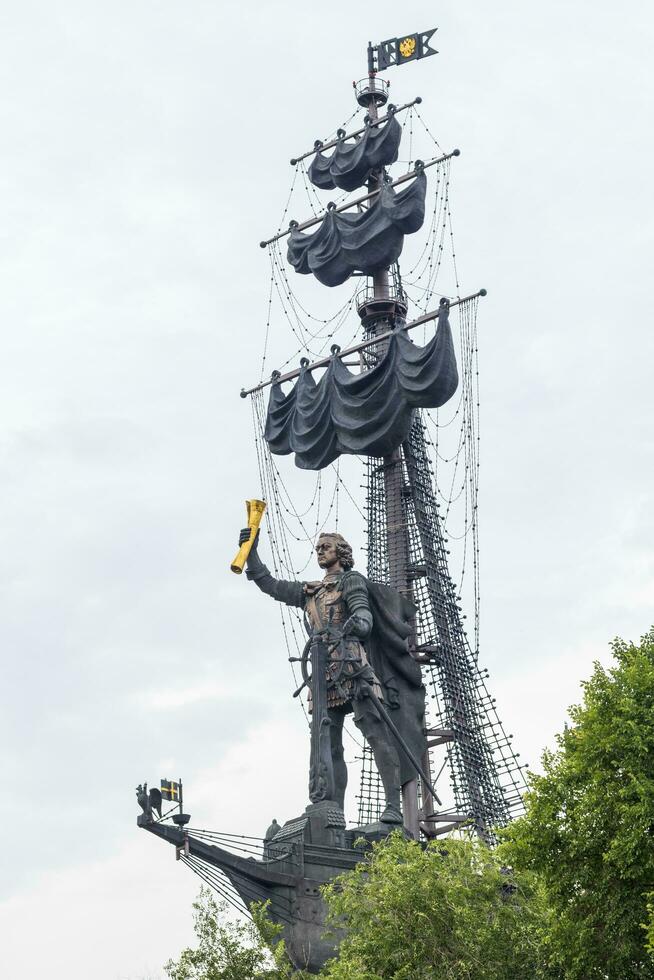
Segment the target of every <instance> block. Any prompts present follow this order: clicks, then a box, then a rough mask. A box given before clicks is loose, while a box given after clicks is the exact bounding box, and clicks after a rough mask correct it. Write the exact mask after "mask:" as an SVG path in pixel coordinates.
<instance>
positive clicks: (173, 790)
mask: <svg viewBox="0 0 654 980" xmlns="http://www.w3.org/2000/svg"><path fill="white" fill-rule="evenodd" d="M161 798H162V800H172V801H173V802H174V803H179V783H174V782H172V781H171V780H170V779H162V780H161Z"/></svg>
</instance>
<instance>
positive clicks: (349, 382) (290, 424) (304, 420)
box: [264, 305, 459, 470]
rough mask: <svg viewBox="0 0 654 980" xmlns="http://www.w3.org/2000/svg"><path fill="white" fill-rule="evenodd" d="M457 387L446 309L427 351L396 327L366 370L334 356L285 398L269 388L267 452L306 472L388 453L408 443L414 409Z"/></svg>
mask: <svg viewBox="0 0 654 980" xmlns="http://www.w3.org/2000/svg"><path fill="white" fill-rule="evenodd" d="M458 383H459V376H458V372H457V367H456V357H455V354H454V343H453V340H452V331H451V329H450V323H449V319H448V307H447V305H444V306H443V307H441V309H440V311H439V316H438V327H437V330H436V333H435V334H434V336H433V337H432V339H431V340H430V341H429V343H428V344H427V345H426V346H425V347H418V346H417V345H416V344H414V343H413V342H412V341H411V339H410V338H409V336H408V334H407V332H406V330H404V329H402V328H398V329H396V330H395V331H394V332H393V334H392V336H391V337H390V339H389V341H388V347H387V349H386V351H385V353H384V355H383V357H382V358H381V359H380V361H379V362H378V363H377V364H376V365H375V367H373V368H371V370H369V371H365V372H363V373H361V374H351V373H350V371H349V370H348V369H347V368H346V367H345V365H344V364H343V362H342V361H341V359H340V358H338V357H336V356H334V357H332V359H331V361H330V363H329V366H328V368H327V370H326V371H325V373H324V375H323V376H322V378H320V380H319V381H318V382H316V381H314V379H313V375H312V373H311V372H310V371H308V370H306V368H304V369H303V370H302V372H301V373H300V375H299V377H298V380H297V382H296V383H295V385H294V387H293V388H292V389H291V391H290V392H289V393H288V394H284V392H283V391H282V389H281V385H279V384H273V386H272V388H271V392H270V400H269V402H268V416H267V419H266V427H265V432H264V435H265V438H266V441H267V443H268V445H269V446H270V450H271V452H273V453H275V454H276V455H278V456H286V455H288V454H290V453H295V465H296V466H298V467H299V468H300V469H303V470H321V469H323V467H325V466H328V465H329V464H330V463H332V462H333V461H334V460H335V459H336V458H337V457H338V456H340V455H342V454H348V455H361V456H385V455H387V454H388V453H391V452H392V451H393V450H394V449H396V448H397V447H398V446H399V445H400V443H402V442H403V441H404V439H406V438H407V436H408V433H409V427H410V425H411V412H412V409H414V408H439V407H440V406H441V405H444V404H445V402H446V401H448V399H450V398H451V397H452V395H453V394H454V392H455V391H456V389H457V385H458Z"/></svg>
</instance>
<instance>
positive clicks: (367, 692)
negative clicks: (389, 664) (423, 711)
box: [361, 681, 442, 806]
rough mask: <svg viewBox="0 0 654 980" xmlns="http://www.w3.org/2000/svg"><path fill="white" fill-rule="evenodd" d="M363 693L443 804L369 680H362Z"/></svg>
mask: <svg viewBox="0 0 654 980" xmlns="http://www.w3.org/2000/svg"><path fill="white" fill-rule="evenodd" d="M361 693H362V694H363V696H364V697H368V698H370V700H371V701H372V703H373V704H374V706H375V707H376V709H377V711H378V712H379V716H380V718H382V720H383V721H385V722H386V724H387V725H388V727H389V728H390V730H391V732H392V733H393V735H394V736H395V739H396V741H397V744H398V745H399V746H400V748H401V749H402V751H403V752H404V754H405V755H406V757H407V759H408V760H409V762H410V763H411V765H412V766H413V768H414V769H415V771H416V772H417V773H418V775H419V776H420V778H421V779H422V781H423V783H424V784H425V786H426V787H427V789H428V790H429V792H430V793H431V795H432V796H433V798H434V799H435V800H436V802H437V803H438V805H439V806H442V803H441V800H440V799H439V798H438V794H437V793H436V790H435V789H434V787H433V786H432V784H431V780H429V779H427V777H426V775H425V772H424V770H423V768H422V766H421V765H420V763H419V762H418V760H417V759H416V757H415V755H414V754H413V752H412V751H411V749H410V748H409V746H408V745H407V744H406V742H405V741H404V739H403V738H402V736H401V735H400V733H399V732H398V730H397V728H396V727H395V723H394V722H393V721H391V717H390V715H389V714H388V712H387V710H386V708H385V707H384V705H383V704H382V702H381V701H380V700H379V698H378V697H377V695H376V694H375V692H374V691H373V689H372V687H371V686H370V684H368V682H367V681H361Z"/></svg>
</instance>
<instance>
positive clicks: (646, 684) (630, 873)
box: [502, 630, 654, 980]
mask: <svg viewBox="0 0 654 980" xmlns="http://www.w3.org/2000/svg"><path fill="white" fill-rule="evenodd" d="M612 648H613V653H614V656H615V660H616V665H615V666H614V667H612V668H611V669H608V670H605V669H604V668H603V667H602V666H601V665H600V664H595V669H594V673H593V675H592V677H591V679H590V680H589V681H587V682H586V683H584V685H583V688H584V696H583V702H582V704H580V705H576V706H575V707H573V708H572V709H571V711H570V717H571V720H572V726H571V727H569V728H566V730H565V731H564V732H563V734H562V735H560V736H558V739H557V740H558V749H557V751H555V752H546V753H545V754H544V756H543V766H544V773H543V775H541V776H533V777H532V789H531V792H530V793H529V794H528V797H527V812H526V815H525V816H524V817H522V818H521V819H519V820H517V821H516V822H514V823H513V824H512V825H511V826H510V827H509V828H508V830H507V831H506V832H505V834H506V843H505V844H503V845H502V852H503V854H504V856H505V859H506V860H509V861H511V862H512V863H513V864H515V866H516V867H520V868H524V869H528V870H531V871H533V872H535V873H536V874H537V875H538V876H539V877H540V878H541V880H542V881H543V883H544V886H545V889H546V892H547V898H548V901H549V902H550V904H551V906H552V908H553V910H554V912H555V913H556V914H555V917H554V920H553V929H552V936H551V941H552V948H553V955H554V957H555V960H556V961H558V962H559V963H561V964H563V965H565V976H566V977H567V978H570V980H593V978H603V980H606V978H608V980H630V978H644V977H654V965H653V962H652V958H651V957H650V956H649V955H648V953H647V951H646V942H647V933H646V925H647V922H648V910H647V902H648V892H651V890H652V886H653V885H654V630H652V631H650V632H649V633H648V634H647V635H646V636H644V637H643V639H642V641H641V644H640V645H639V646H636V645H634V644H628V643H625V642H624V641H622V640H615V641H614V643H613V644H612ZM652 940H654V928H652V926H651V924H650V941H652Z"/></svg>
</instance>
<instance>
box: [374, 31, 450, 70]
mask: <svg viewBox="0 0 654 980" xmlns="http://www.w3.org/2000/svg"><path fill="white" fill-rule="evenodd" d="M437 30H438V28H437V27H434V28H433V29H432V30H431V31H422V32H421V33H419V34H405V35H404V36H403V37H392V38H389V40H388V41H381V42H380V43H379V44H378V45H377V47H376V51H377V70H378V71H384V69H385V68H390V67H391V66H392V65H403V64H404V62H405V61H417V60H418V59H419V58H428V57H429V55H430V54H438V51H436V49H435V48H430V47H429V41H430V40H431V38H432V36H433V35H434V34H435V33H436V31H437Z"/></svg>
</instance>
